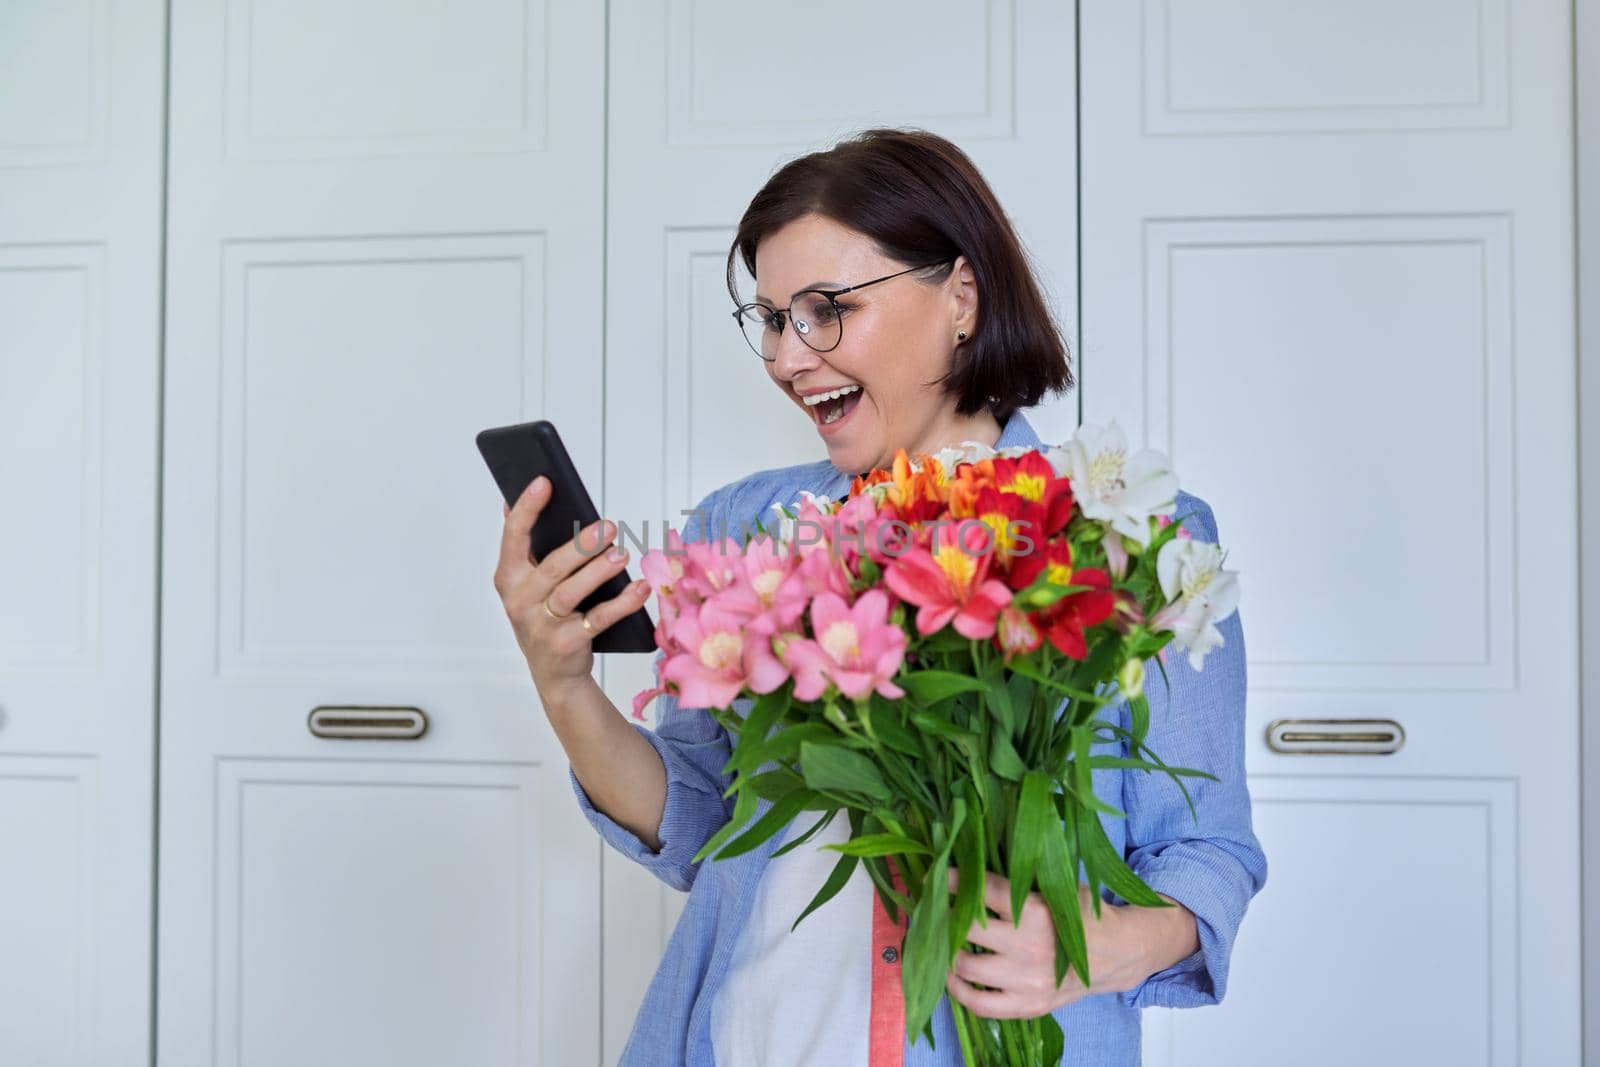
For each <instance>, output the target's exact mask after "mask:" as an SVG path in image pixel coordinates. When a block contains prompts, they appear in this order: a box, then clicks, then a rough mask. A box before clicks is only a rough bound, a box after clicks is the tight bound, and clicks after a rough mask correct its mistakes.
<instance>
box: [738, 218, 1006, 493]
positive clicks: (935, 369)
mask: <svg viewBox="0 0 1600 1067" xmlns="http://www.w3.org/2000/svg"><path fill="white" fill-rule="evenodd" d="M908 266H911V264H907V263H899V262H896V261H895V260H893V259H889V258H887V257H886V256H884V255H882V254H881V253H880V252H878V250H877V249H876V247H875V246H874V244H873V242H872V241H871V239H870V238H868V237H867V236H866V235H864V234H862V233H859V232H858V231H855V230H852V229H849V228H847V227H845V226H843V225H841V224H839V223H837V222H835V221H834V220H832V219H829V218H824V217H822V216H820V215H806V216H804V217H802V218H799V219H796V220H795V221H794V222H791V223H789V224H788V225H787V226H784V227H783V228H782V229H780V230H778V231H777V232H775V233H773V234H771V235H769V236H768V237H766V238H765V239H764V240H762V242H761V243H760V245H758V246H757V248H756V299H757V300H759V301H761V302H762V303H764V304H768V305H770V306H771V307H774V308H778V309H780V310H783V309H787V308H788V307H789V302H790V300H791V298H792V297H793V296H794V294H795V293H797V292H799V291H801V290H804V289H813V288H820V289H843V288H845V287H847V286H851V285H857V284H859V283H861V282H866V281H871V280H872V279H874V278H881V277H883V276H884V275H886V274H893V273H895V272H896V271H901V270H904V269H905V268H906V267H908ZM977 299H978V295H977V287H976V285H975V284H974V282H973V275H972V269H971V267H970V266H968V264H967V261H966V259H965V258H964V257H958V258H957V259H956V262H955V269H954V270H953V271H952V272H951V274H950V277H949V278H947V279H946V280H945V281H944V282H941V283H939V284H937V285H931V284H929V283H927V282H925V281H922V280H920V279H919V278H918V277H917V272H913V273H911V274H905V275H902V276H901V277H898V278H893V279H890V280H889V281H885V282H879V283H878V284H877V285H872V286H868V287H867V288H865V289H862V290H860V291H858V292H854V293H846V294H845V295H843V296H841V297H839V298H838V304H839V309H840V324H841V326H842V329H843V333H842V335H841V339H840V341H839V344H838V346H837V347H836V348H834V349H832V350H831V351H828V352H817V351H814V350H813V349H811V348H809V347H807V345H806V344H805V342H804V341H802V340H801V339H800V337H799V336H798V335H797V334H796V333H795V330H794V327H793V325H792V324H791V323H789V322H788V321H787V316H785V321H784V324H783V332H782V334H781V335H780V336H779V338H778V352H777V358H775V359H773V360H771V361H770V362H769V361H763V365H764V366H765V367H766V370H767V374H768V375H769V376H770V377H771V378H772V380H773V383H774V384H776V385H777V386H778V388H779V389H781V390H783V392H784V393H785V395H787V396H788V397H789V399H790V400H792V401H793V402H794V404H795V406H796V407H797V408H799V409H800V410H801V411H802V412H804V413H805V417H806V419H807V420H809V421H810V422H811V423H812V425H813V426H815V427H816V429H817V433H818V434H819V435H821V437H822V439H823V441H824V442H825V443H826V445H827V447H828V458H829V459H830V460H831V461H832V462H833V464H834V466H836V467H838V468H839V469H840V470H841V471H846V472H849V473H852V474H854V473H859V472H861V471H866V470H870V469H872V468H874V467H887V466H889V464H890V463H891V462H892V461H893V460H894V453H895V449H896V448H904V449H905V450H906V451H907V452H908V453H912V454H915V453H916V452H919V451H922V452H934V451H937V450H938V449H940V448H942V447H944V446H946V445H950V444H955V443H957V442H958V441H960V440H963V439H965V438H963V437H960V436H951V435H960V434H968V435H970V434H971V433H972V432H974V431H973V430H972V426H973V424H974V422H975V420H978V419H979V417H960V416H957V415H956V414H955V399H954V398H953V397H949V396H946V395H944V394H943V393H942V392H941V390H940V387H939V386H938V385H935V384H928V383H930V382H932V381H933V379H935V378H937V377H938V376H940V375H942V374H944V373H945V371H946V370H947V369H948V368H949V366H950V360H951V357H952V355H953V353H954V351H955V346H956V332H957V331H958V330H965V331H967V333H968V334H971V333H972V332H973V326H974V324H975V323H976V322H977V310H978V304H977ZM846 385H856V386H859V387H860V388H859V389H858V390H857V391H856V392H855V393H854V394H852V395H848V396H846V397H845V398H844V400H845V404H846V406H845V408H844V415H843V416H842V417H841V418H839V419H837V420H836V421H834V422H832V423H827V424H825V423H824V422H823V421H822V418H823V415H824V413H826V412H828V411H829V409H831V408H833V407H834V406H835V404H833V403H823V404H818V405H816V406H814V407H812V406H808V405H807V404H806V403H805V401H804V400H803V399H802V396H803V394H814V393H819V392H824V391H827V390H832V389H837V388H839V387H841V386H846ZM983 417H986V418H989V421H990V423H991V424H992V422H993V420H992V417H988V416H987V413H985V416H983ZM977 432H982V431H977ZM991 436H993V435H991Z"/></svg>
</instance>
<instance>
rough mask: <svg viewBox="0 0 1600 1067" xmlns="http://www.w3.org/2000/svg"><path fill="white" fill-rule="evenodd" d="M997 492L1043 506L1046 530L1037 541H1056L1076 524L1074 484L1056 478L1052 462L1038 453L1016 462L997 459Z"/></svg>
mask: <svg viewBox="0 0 1600 1067" xmlns="http://www.w3.org/2000/svg"><path fill="white" fill-rule="evenodd" d="M994 488H995V489H997V490H999V491H1000V492H1002V493H1008V494H1012V495H1015V496H1018V497H1020V498H1022V499H1023V500H1027V501H1031V502H1032V503H1034V504H1037V505H1039V508H1040V509H1041V511H1042V512H1043V522H1044V529H1043V531H1042V532H1041V533H1040V534H1038V535H1037V536H1036V537H1035V540H1036V541H1042V540H1044V539H1045V538H1046V537H1053V536H1054V535H1056V534H1058V533H1060V532H1061V531H1062V530H1064V529H1066V526H1067V523H1068V522H1070V521H1072V503H1073V500H1072V483H1071V482H1070V481H1068V480H1067V479H1066V478H1063V477H1061V476H1060V475H1058V474H1056V472H1055V471H1054V470H1053V469H1052V468H1051V466H1050V461H1049V460H1047V459H1045V458H1044V456H1043V455H1041V454H1040V453H1038V452H1028V453H1025V454H1024V455H1021V456H1018V457H1017V458H1016V459H1008V458H1007V457H1005V456H996V457H995V458H994Z"/></svg>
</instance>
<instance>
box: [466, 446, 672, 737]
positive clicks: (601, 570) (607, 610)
mask: <svg viewBox="0 0 1600 1067" xmlns="http://www.w3.org/2000/svg"><path fill="white" fill-rule="evenodd" d="M550 493H551V488H550V481H549V479H548V478H545V477H544V476H543V475H541V476H540V477H538V478H535V479H534V480H533V481H532V482H531V483H530V484H529V486H528V488H527V490H526V491H524V492H523V494H522V496H520V497H518V498H517V502H516V504H515V505H512V506H509V507H507V506H504V505H502V512H503V514H504V516H505V526H504V529H503V530H502V531H501V535H500V561H499V564H498V565H497V566H496V567H495V571H494V588H495V592H497V593H499V594H500V601H501V603H502V604H503V605H504V606H505V611H506V617H507V618H508V619H510V620H511V628H512V630H513V631H515V633H516V635H517V644H518V646H520V647H521V649H522V655H523V656H524V658H526V659H527V661H528V670H529V672H530V673H531V674H532V675H533V684H534V686H535V687H536V688H537V689H538V690H539V696H540V699H541V700H542V701H544V702H545V704H546V705H548V704H550V703H551V702H552V701H553V700H557V699H559V698H560V696H561V695H562V694H564V693H568V692H571V691H573V690H574V689H575V688H576V687H579V686H585V685H592V684H593V680H594V648H593V641H594V637H595V635H596V634H599V633H600V632H601V631H602V630H604V629H606V628H607V627H608V626H611V625H612V624H613V623H615V622H616V621H617V620H619V619H621V618H623V617H625V616H627V615H629V614H632V613H633V612H634V611H635V610H637V609H638V608H639V607H640V606H641V605H642V604H644V602H645V598H646V597H647V595H648V594H649V591H650V583H649V582H647V581H644V580H642V579H641V580H639V581H636V582H634V583H632V584H631V585H629V586H628V588H627V589H625V590H623V592H622V593H621V594H619V595H618V596H615V597H613V598H611V599H610V600H606V601H603V602H601V603H600V604H597V605H595V606H594V607H593V608H591V609H589V611H588V612H586V613H579V612H578V610H577V608H578V605H579V604H580V603H581V602H582V601H583V599H584V598H585V597H587V596H588V595H589V594H590V593H592V592H594V590H595V589H597V588H599V587H600V585H601V584H602V583H603V582H605V581H606V579H608V578H610V577H611V576H612V575H613V574H616V573H617V572H618V571H621V570H623V569H624V568H625V567H626V566H627V565H628V553H627V549H626V548H624V547H623V546H621V545H616V546H613V547H612V548H611V549H608V550H603V549H604V547H605V546H606V545H607V544H609V543H610V542H611V541H612V539H613V538H614V537H615V536H616V527H615V525H614V524H612V523H610V522H609V521H607V520H605V519H601V520H599V521H597V522H594V523H591V524H590V525H588V526H586V527H584V528H583V529H582V530H580V531H578V534H577V536H576V537H575V538H573V539H572V540H571V541H567V542H566V543H565V544H563V545H562V546H561V547H560V548H557V549H556V550H555V551H553V552H551V553H549V554H548V555H547V556H545V558H544V559H542V560H536V559H534V558H533V551H532V549H531V547H530V540H529V538H530V533H531V531H532V530H533V524H534V523H535V522H536V521H537V520H538V518H539V513H540V512H541V511H543V510H544V507H545V505H546V504H547V503H548V502H549V498H550ZM558 616H559V617H558ZM585 617H587V620H588V627H587V628H585V625H584V620H585Z"/></svg>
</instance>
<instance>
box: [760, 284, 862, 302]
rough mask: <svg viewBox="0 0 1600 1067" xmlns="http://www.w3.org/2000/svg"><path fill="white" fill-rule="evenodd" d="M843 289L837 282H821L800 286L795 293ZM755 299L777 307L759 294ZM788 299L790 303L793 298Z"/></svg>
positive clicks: (769, 299)
mask: <svg viewBox="0 0 1600 1067" xmlns="http://www.w3.org/2000/svg"><path fill="white" fill-rule="evenodd" d="M843 288H845V287H844V286H843V285H840V284H839V283H838V282H829V281H821V282H812V283H811V284H810V285H802V286H801V287H800V288H798V289H796V290H795V292H796V293H804V292H806V291H808V290H811V289H843ZM756 299H757V300H758V301H760V302H761V303H763V304H766V305H767V306H768V307H777V306H778V305H777V304H776V303H774V302H773V300H772V298H771V297H768V296H762V295H761V294H760V293H757V294H756ZM789 299H790V300H791V301H793V300H794V296H793V295H792V294H791V295H790V297H789Z"/></svg>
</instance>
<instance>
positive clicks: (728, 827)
mask: <svg viewBox="0 0 1600 1067" xmlns="http://www.w3.org/2000/svg"><path fill="white" fill-rule="evenodd" d="M739 781H742V779H739ZM735 784H737V781H736V783H735ZM758 799H760V798H758V797H757V796H756V794H755V791H754V790H753V789H741V790H739V798H738V799H737V800H735V801H734V802H733V814H732V815H731V816H730V817H729V818H728V821H727V822H725V823H723V824H722V828H721V829H719V830H718V831H717V832H716V833H714V834H712V835H711V839H710V840H709V841H707V842H706V843H705V844H703V845H701V846H700V851H699V852H696V853H695V854H694V858H693V859H691V860H690V861H689V862H690V863H699V862H700V861H701V860H703V859H705V858H706V857H707V856H709V855H711V854H712V853H713V852H715V851H716V850H717V849H719V848H721V847H722V843H723V842H724V841H726V840H728V838H730V837H732V836H733V835H734V834H736V833H738V832H739V828H740V827H742V826H743V825H744V824H745V823H746V822H748V821H749V820H750V816H752V815H754V814H755V812H756V801H757V800H758Z"/></svg>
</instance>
